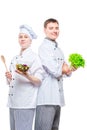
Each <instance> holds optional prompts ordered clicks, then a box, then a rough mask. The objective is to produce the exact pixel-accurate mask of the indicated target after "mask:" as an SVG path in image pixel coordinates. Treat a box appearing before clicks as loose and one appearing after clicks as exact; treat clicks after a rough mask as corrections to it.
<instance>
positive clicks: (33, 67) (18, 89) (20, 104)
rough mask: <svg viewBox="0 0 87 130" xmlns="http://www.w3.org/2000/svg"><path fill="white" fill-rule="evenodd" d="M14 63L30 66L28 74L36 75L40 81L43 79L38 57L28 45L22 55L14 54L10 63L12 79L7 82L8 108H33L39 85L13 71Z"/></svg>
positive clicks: (14, 68)
mask: <svg viewBox="0 0 87 130" xmlns="http://www.w3.org/2000/svg"><path fill="white" fill-rule="evenodd" d="M16 64H26V65H28V66H29V67H30V68H29V70H28V72H29V74H31V75H34V76H36V77H37V78H39V79H40V80H41V81H42V79H43V69H42V65H41V62H40V59H39V57H38V56H37V55H36V54H35V53H34V52H32V50H31V48H30V47H29V48H28V49H26V50H25V51H24V52H23V53H22V55H17V56H15V57H14V58H13V59H12V61H11V65H10V72H11V73H12V80H11V82H10V84H9V97H8V107H9V108H19V109H23V108H24V109H27V108H35V107H36V97H37V92H38V88H39V86H35V85H34V84H32V83H31V82H30V81H29V80H28V79H27V78H25V77H23V76H22V75H20V74H18V73H16V72H15V70H16Z"/></svg>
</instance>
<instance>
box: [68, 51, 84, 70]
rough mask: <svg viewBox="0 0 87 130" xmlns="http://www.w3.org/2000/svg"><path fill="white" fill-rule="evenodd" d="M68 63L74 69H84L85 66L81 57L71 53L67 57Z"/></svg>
mask: <svg viewBox="0 0 87 130" xmlns="http://www.w3.org/2000/svg"><path fill="white" fill-rule="evenodd" d="M68 61H69V62H70V66H73V67H75V68H79V67H84V66H85V59H84V58H83V57H82V55H80V54H78V53H72V54H70V55H69V58H68Z"/></svg>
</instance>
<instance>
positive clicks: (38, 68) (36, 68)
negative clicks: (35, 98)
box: [31, 56, 44, 82]
mask: <svg viewBox="0 0 87 130" xmlns="http://www.w3.org/2000/svg"><path fill="white" fill-rule="evenodd" d="M31 73H32V74H33V75H34V76H35V77H37V78H38V79H39V80H40V81H41V82H42V80H43V78H44V70H43V67H42V64H41V61H40V58H39V57H38V56H36V57H35V59H34V61H33V64H32V67H31Z"/></svg>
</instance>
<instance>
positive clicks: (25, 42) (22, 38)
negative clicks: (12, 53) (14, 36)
mask: <svg viewBox="0 0 87 130" xmlns="http://www.w3.org/2000/svg"><path fill="white" fill-rule="evenodd" d="M18 41H19V44H20V46H21V49H22V50H25V49H27V48H28V47H29V46H30V45H31V42H32V40H31V39H30V38H29V36H28V35H27V34H25V33H19V36H18Z"/></svg>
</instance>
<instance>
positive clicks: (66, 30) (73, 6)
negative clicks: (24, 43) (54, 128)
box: [0, 0, 87, 130]
mask: <svg viewBox="0 0 87 130" xmlns="http://www.w3.org/2000/svg"><path fill="white" fill-rule="evenodd" d="M51 17H52V18H56V19H58V21H59V23H60V36H59V38H58V43H59V46H60V47H61V48H62V50H63V51H64V54H65V57H66V60H67V61H68V56H69V54H70V53H74V52H77V53H80V54H82V56H83V57H84V58H85V60H86V61H87V48H86V44H87V4H86V0H79V1H78V0H46V1H44V0H14V1H13V0H3V1H0V55H2V54H3V55H4V56H5V58H6V63H7V66H9V64H10V60H11V59H12V57H13V56H14V55H16V54H17V53H18V52H19V49H20V48H19V44H18V39H17V36H18V29H19V25H21V24H28V25H30V26H32V28H33V29H34V30H35V32H37V35H38V39H37V40H35V41H34V42H33V44H32V48H33V50H34V51H36V52H37V49H38V46H39V45H40V43H41V41H42V39H43V37H44V33H43V22H44V21H45V20H46V19H47V18H51ZM64 92H65V101H66V106H65V107H63V108H62V112H61V121H60V130H82V129H83V130H87V66H85V68H80V69H79V70H77V71H76V72H74V73H73V75H72V77H70V78H66V79H65V80H64ZM7 97H8V86H7V85H6V82H5V67H4V65H3V63H2V62H1V61H0V129H1V130H9V113H8V108H7V107H6V104H7Z"/></svg>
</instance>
